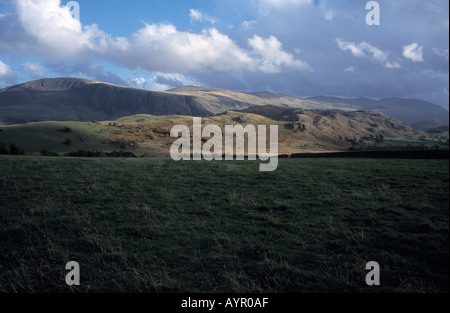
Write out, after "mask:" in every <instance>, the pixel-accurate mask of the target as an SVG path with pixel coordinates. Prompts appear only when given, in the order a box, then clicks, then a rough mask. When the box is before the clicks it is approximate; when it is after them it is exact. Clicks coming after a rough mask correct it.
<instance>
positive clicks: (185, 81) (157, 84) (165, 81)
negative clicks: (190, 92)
mask: <svg viewBox="0 0 450 313" xmlns="http://www.w3.org/2000/svg"><path fill="white" fill-rule="evenodd" d="M128 85H129V86H130V87H134V88H139V89H147V90H157V91H166V90H169V89H172V88H175V87H179V86H187V85H194V86H202V85H203V84H202V83H201V82H199V81H197V80H196V79H194V78H191V77H186V76H184V75H182V74H178V73H156V74H155V75H154V76H151V77H149V78H144V77H137V78H134V79H132V80H130V81H128Z"/></svg>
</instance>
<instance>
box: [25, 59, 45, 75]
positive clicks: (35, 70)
mask: <svg viewBox="0 0 450 313" xmlns="http://www.w3.org/2000/svg"><path fill="white" fill-rule="evenodd" d="M22 69H23V70H24V71H25V72H27V73H28V74H29V75H30V77H31V78H33V79H36V78H42V77H44V70H43V69H42V67H41V66H40V65H39V64H35V63H25V64H22Z"/></svg>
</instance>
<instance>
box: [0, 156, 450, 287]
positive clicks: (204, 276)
mask: <svg viewBox="0 0 450 313" xmlns="http://www.w3.org/2000/svg"><path fill="white" fill-rule="evenodd" d="M258 166H259V162H249V161H243V162H236V161H234V162H225V161H223V162H178V163H177V162H174V161H172V160H163V159H137V160H134V159H133V160H131V159H66V158H40V157H1V156H0V172H1V177H0V292H445V291H447V292H448V283H449V269H448V265H449V209H448V206H449V192H448V187H449V162H448V160H444V161H442V160H387V159H386V160H372V159H296V160H294V159H282V160H280V164H279V167H278V170H277V171H275V172H272V173H261V172H259V171H258ZM72 260H73V261H77V262H78V263H79V264H80V267H81V285H80V286H76V287H69V286H67V285H66V284H65V275H66V274H67V272H68V271H66V270H65V264H66V263H67V262H68V261H72ZM369 261H377V262H378V263H379V264H380V267H381V286H377V287H369V286H367V285H366V284H365V275H366V274H367V272H368V271H366V270H365V264H366V263H367V262H369Z"/></svg>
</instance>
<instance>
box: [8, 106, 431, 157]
mask: <svg viewBox="0 0 450 313" xmlns="http://www.w3.org/2000/svg"><path fill="white" fill-rule="evenodd" d="M180 124H181V125H187V126H188V127H189V128H190V129H192V117H190V116H181V115H174V116H152V115H134V116H129V117H123V118H120V119H117V120H114V121H103V122H73V121H65V122H39V123H29V124H22V125H12V126H2V127H1V128H0V130H1V131H0V143H2V144H4V145H5V146H8V145H9V144H11V143H14V144H15V145H16V146H18V147H19V148H21V149H23V150H25V152H27V153H34V154H39V153H40V151H42V150H50V151H53V152H57V153H59V154H63V153H67V152H70V151H78V150H80V149H84V150H89V151H103V152H111V151H114V150H120V149H123V150H128V151H132V152H133V153H136V154H146V155H149V156H166V157H167V156H168V155H169V150H170V147H171V144H172V143H173V142H174V141H175V138H171V137H170V130H171V129H172V127H173V126H174V125H180ZM202 124H203V126H205V125H209V124H214V125H218V126H219V127H220V128H221V129H222V132H223V133H224V126H225V125H236V124H240V125H243V126H246V125H249V124H250V125H278V126H279V127H278V128H279V153H280V154H291V153H300V152H320V151H345V150H348V149H349V148H351V147H354V146H358V147H362V146H373V145H377V144H380V142H379V141H380V138H407V139H409V140H411V142H414V141H418V140H419V138H425V137H426V136H427V134H426V133H424V132H422V131H418V130H414V129H412V128H411V127H409V126H406V125H404V124H403V123H401V122H400V121H398V120H394V119H391V118H389V117H387V116H385V115H383V114H380V113H377V112H372V111H343V110H302V109H283V108H279V107H274V106H264V107H257V108H251V109H247V110H245V111H244V112H242V111H230V112H226V113H223V114H218V115H215V116H212V117H207V118H203V119H202ZM191 135H192V131H191Z"/></svg>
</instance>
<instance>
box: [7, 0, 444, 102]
mask: <svg viewBox="0 0 450 313" xmlns="http://www.w3.org/2000/svg"><path fill="white" fill-rule="evenodd" d="M67 2H68V1H60V0H0V88H3V87H6V86H10V85H13V84H18V83H23V82H26V81H30V80H35V79H40V78H44V77H80V78H88V79H94V80H99V81H104V82H108V83H113V84H119V85H124V86H130V87H135V88H143V89H149V90H169V89H171V88H175V87H178V86H183V85H197V86H204V87H211V88H223V89H230V90H234V91H244V92H249V91H270V92H275V93H283V94H289V95H294V96H299V97H311V96H317V95H328V96H340V97H351V98H354V97H369V98H374V99H379V98H385V97H402V98H419V99H423V100H427V101H431V102H434V103H436V104H439V105H441V106H443V107H445V108H447V109H448V107H449V60H448V58H449V1H447V0H379V1H376V3H378V7H379V15H377V14H375V13H377V12H376V10H375V9H376V7H375V6H372V5H370V6H367V5H368V2H369V1H362V0H339V1H337V0H150V1H149V0H127V1H116V0H115V1H106V0H78V1H77V3H78V5H79V16H78V14H76V10H74V8H73V7H70V8H69V7H68V6H67ZM369 4H370V3H369ZM374 10H375V11H374ZM374 14H375V15H374ZM376 17H379V25H369V24H373V23H368V20H369V22H370V21H376ZM377 24H378V23H377Z"/></svg>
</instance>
